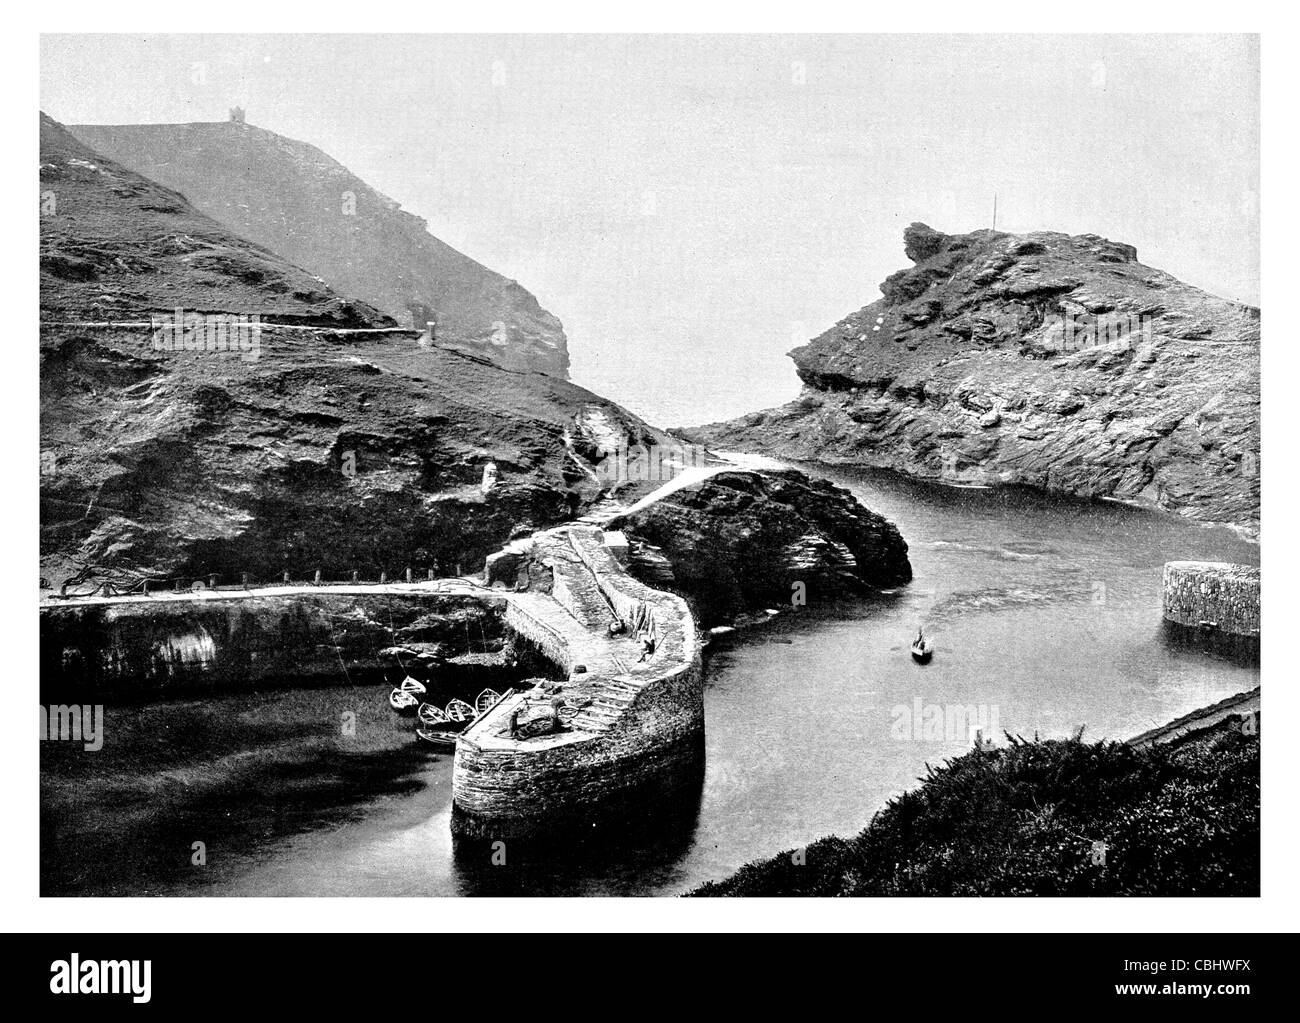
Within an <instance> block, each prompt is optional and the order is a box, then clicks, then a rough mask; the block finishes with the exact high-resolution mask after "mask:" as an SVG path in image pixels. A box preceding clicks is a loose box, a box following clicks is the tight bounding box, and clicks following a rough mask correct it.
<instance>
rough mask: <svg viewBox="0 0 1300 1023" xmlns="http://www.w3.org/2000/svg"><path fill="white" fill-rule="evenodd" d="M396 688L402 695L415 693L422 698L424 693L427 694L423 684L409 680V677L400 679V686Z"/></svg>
mask: <svg viewBox="0 0 1300 1023" xmlns="http://www.w3.org/2000/svg"><path fill="white" fill-rule="evenodd" d="M397 688H398V689H400V690H401V691H402V692H404V693H415V694H416V695H418V696H423V695H424V694H425V693H427V692H428V690H427V689H426V688H425V687H424V683H423V682H420V681H419V680H417V679H413V678H411V676H410V675H407V676H406V678H404V679H402V682H401V685H399V686H398V687H397Z"/></svg>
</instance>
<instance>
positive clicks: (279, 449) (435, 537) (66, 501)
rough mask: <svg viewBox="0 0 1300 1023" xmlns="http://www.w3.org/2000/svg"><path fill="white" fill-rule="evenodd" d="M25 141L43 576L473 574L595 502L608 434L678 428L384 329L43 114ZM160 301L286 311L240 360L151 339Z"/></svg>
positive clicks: (653, 434)
mask: <svg viewBox="0 0 1300 1023" xmlns="http://www.w3.org/2000/svg"><path fill="white" fill-rule="evenodd" d="M41 146H42V151H41V163H42V190H43V191H50V192H53V193H54V200H55V201H54V205H53V209H52V210H51V211H50V212H48V213H47V214H46V215H44V216H42V219H41V258H42V278H41V285H42V288H41V307H42V308H41V316H42V321H43V322H42V329H41V449H42V460H41V574H42V576H43V577H45V578H46V579H48V580H49V581H50V582H51V583H52V584H54V585H55V586H57V585H59V583H60V581H62V580H64V579H67V578H68V577H70V576H72V575H75V574H77V573H78V572H79V571H81V570H82V569H83V568H84V569H86V570H87V571H88V572H89V573H90V574H92V575H102V576H108V577H113V578H117V579H119V580H129V579H130V578H132V577H133V576H137V575H150V576H153V577H160V576H161V577H176V576H188V577H190V578H202V577H206V576H207V575H208V574H209V573H216V574H217V575H218V576H219V577H220V581H223V582H230V581H238V580H239V577H240V575H241V574H242V573H244V572H247V573H249V574H250V575H251V576H252V577H253V579H255V580H257V579H261V580H265V579H268V578H276V577H278V576H279V575H280V573H281V572H284V571H288V572H290V573H291V574H292V576H293V578H295V579H299V580H301V579H310V578H311V577H312V573H314V572H315V571H316V570H317V569H319V570H321V571H322V572H323V573H324V575H325V578H326V579H340V578H342V579H346V578H349V577H350V574H351V572H352V571H353V570H358V571H360V572H362V573H363V576H364V577H365V578H369V579H374V578H376V577H377V576H378V574H379V572H380V571H387V572H388V573H389V577H390V578H397V576H398V574H399V573H401V572H402V571H403V569H404V568H405V567H406V566H408V565H409V566H413V567H414V569H415V570H416V572H418V573H419V574H420V575H421V576H422V575H423V574H424V572H425V571H426V570H427V569H429V568H437V569H440V570H441V571H443V572H452V571H455V569H456V566H457V565H461V566H463V567H464V568H465V570H467V571H469V570H472V569H474V568H476V567H477V566H478V565H479V564H481V561H482V558H483V557H484V556H485V555H486V554H487V553H488V552H490V551H493V550H495V549H497V548H498V547H499V546H501V544H503V543H504V542H506V541H507V540H509V539H510V538H511V537H512V536H517V535H521V534H523V533H528V532H532V531H533V530H534V529H537V528H539V527H542V526H546V525H550V524H552V523H554V522H558V521H561V520H563V519H565V518H568V517H569V516H570V515H571V514H573V513H574V512H576V511H579V510H581V509H582V508H584V507H586V506H587V505H588V504H590V503H591V502H592V501H594V500H595V499H596V497H597V496H598V495H599V494H600V492H601V489H602V484H601V483H600V480H599V479H598V477H597V475H596V471H595V469H594V467H593V464H592V463H593V461H595V460H597V459H598V458H599V457H600V455H599V451H598V448H599V446H600V445H601V444H602V443H603V442H605V441H607V440H608V439H609V438H610V437H615V436H625V437H627V438H629V440H630V442H631V443H643V444H647V445H651V444H671V443H673V442H672V441H671V439H670V438H668V437H667V436H666V435H665V434H662V433H660V432H659V431H656V430H653V429H651V428H650V427H648V426H647V425H646V424H645V423H643V422H642V421H641V420H639V419H637V418H636V417H635V416H633V415H631V414H630V413H627V412H626V411H624V410H623V409H621V408H619V407H618V406H617V405H614V404H612V403H610V402H607V401H605V400H603V399H601V398H599V397H597V396H596V395H593V394H591V393H590V392H588V391H585V390H583V389H582V388H579V387H576V386H574V385H572V384H569V383H567V382H565V381H563V380H559V379H557V378H555V377H550V376H544V375H542V374H537V373H519V372H511V371H508V370H505V369H502V368H500V367H498V366H496V365H494V364H492V363H490V362H487V361H485V360H482V359H478V358H474V357H472V356H469V355H466V354H463V353H460V352H456V351H453V350H450V349H445V348H439V347H436V346H429V345H428V344H426V343H423V342H422V341H421V340H420V339H418V338H417V336H416V334H415V332H414V331H400V330H395V329H393V330H385V329H382V328H383V326H384V324H386V323H388V322H389V321H388V320H387V319H386V318H385V317H383V316H381V315H380V314H378V313H376V312H375V311H374V310H372V309H369V308H367V307H365V306H361V305H359V304H356V303H350V302H348V301H345V300H343V299H341V298H340V297H339V296H338V295H336V294H335V293H334V292H333V291H331V290H330V289H329V288H328V287H326V286H324V285H322V284H321V283H320V282H318V281H315V280H313V279H312V278H310V277H309V276H307V275H306V274H305V273H303V272H302V271H301V270H299V269H298V268H297V267H295V266H293V265H292V264H290V263H288V262H286V261H284V260H283V259H281V258H279V257H278V256H276V255H274V254H272V253H270V252H267V251H266V250H264V249H261V248H259V247H258V246H256V245H253V244H251V243H249V242H247V241H245V240H244V239H242V238H239V237H237V236H235V235H233V234H231V233H230V232H229V231H227V230H226V229H224V228H222V227H221V226H220V225H218V224H217V223H215V222H214V221H212V220H211V219H209V218H207V217H205V216H204V215H203V214H201V213H199V212H197V211H196V210H194V209H193V208H192V207H191V206H190V205H189V204H188V203H187V202H186V200H185V199H184V197H182V196H180V195H178V194H177V193H175V192H172V191H170V190H168V189H165V188H162V187H160V186H159V185H157V184H155V183H154V182H151V181H149V180H147V179H146V178H143V177H141V176H139V175H138V174H134V173H132V172H131V171H128V170H126V169H124V168H122V167H120V166H118V165H117V164H114V163H113V162H112V161H110V160H106V159H105V158H103V157H101V156H99V154H97V153H94V152H93V151H91V150H88V149H87V148H86V147H85V146H84V145H82V144H81V143H79V142H77V141H76V140H75V139H72V138H71V137H70V136H69V135H68V134H67V132H66V131H64V130H63V129H62V128H61V127H60V126H59V125H57V124H56V123H55V122H53V121H50V120H49V119H47V118H43V119H42V123H41ZM176 306H184V307H185V308H186V309H187V310H196V309H197V310H199V311H202V312H205V313H224V312H230V313H239V314H251V313H256V314H259V315H264V316H266V317H268V318H270V319H274V320H276V321H279V322H281V323H291V324H293V326H292V327H289V326H268V325H263V326H261V328H260V330H259V332H258V348H257V351H256V353H251V352H247V351H236V350H209V349H206V348H205V349H202V350H193V349H192V348H191V349H190V350H166V349H165V347H164V348H162V349H160V348H159V347H158V346H156V344H155V340H156V335H155V333H154V331H153V330H152V328H151V327H150V326H149V323H148V314H149V312H150V311H157V310H170V309H172V308H174V307H176ZM140 317H143V318H144V321H145V325H144V326H142V327H132V326H115V327H104V326H102V325H101V326H81V325H75V323H76V321H80V320H95V321H101V320H111V321H114V322H121V323H129V322H132V321H135V320H137V319H138V318H140ZM69 321H72V324H73V325H69ZM339 326H348V327H369V328H370V329H369V330H367V331H363V332H347V331H340V330H338V329H335V328H337V327H339ZM187 337H188V335H187ZM253 354H255V355H256V358H250V357H249V356H251V355H253ZM489 466H493V467H494V468H493V469H492V470H490V471H489V470H488V467H489ZM485 480H486V481H487V483H485Z"/></svg>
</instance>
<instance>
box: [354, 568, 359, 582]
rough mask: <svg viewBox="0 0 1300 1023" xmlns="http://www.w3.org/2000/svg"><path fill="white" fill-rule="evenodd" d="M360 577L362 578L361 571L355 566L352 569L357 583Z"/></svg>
mask: <svg viewBox="0 0 1300 1023" xmlns="http://www.w3.org/2000/svg"><path fill="white" fill-rule="evenodd" d="M360 579H361V573H360V572H358V571H357V570H356V569H355V568H354V569H353V570H352V581H353V582H354V583H355V582H358V581H359V580H360Z"/></svg>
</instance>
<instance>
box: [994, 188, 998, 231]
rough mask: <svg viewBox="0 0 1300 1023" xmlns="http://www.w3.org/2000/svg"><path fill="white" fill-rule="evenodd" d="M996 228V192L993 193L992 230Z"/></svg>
mask: <svg viewBox="0 0 1300 1023" xmlns="http://www.w3.org/2000/svg"><path fill="white" fill-rule="evenodd" d="M997 229H998V193H997V192H994V193H993V230H995V231H996V230H997Z"/></svg>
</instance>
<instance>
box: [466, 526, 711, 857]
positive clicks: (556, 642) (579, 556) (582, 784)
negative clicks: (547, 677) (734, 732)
mask: <svg viewBox="0 0 1300 1023" xmlns="http://www.w3.org/2000/svg"><path fill="white" fill-rule="evenodd" d="M530 556H531V557H532V558H533V559H535V560H537V561H540V562H542V563H544V564H545V565H546V566H547V567H549V568H550V569H551V570H552V571H553V572H554V578H555V585H554V586H553V589H552V593H551V594H550V595H543V594H517V595H514V596H513V597H512V599H511V602H510V609H509V611H508V612H507V622H508V624H509V625H510V626H511V627H512V628H513V629H516V630H517V631H519V632H520V633H521V634H522V635H524V636H526V637H527V638H529V639H530V640H533V641H534V642H535V643H536V644H538V645H539V646H540V647H541V648H542V649H545V650H550V651H551V652H552V654H553V656H554V658H555V660H556V663H558V664H560V665H561V666H563V667H564V668H565V669H566V670H567V671H568V672H569V678H568V681H567V682H566V683H564V684H562V685H561V686H559V687H558V688H556V687H552V688H551V689H550V690H548V691H547V692H546V693H545V694H543V693H540V692H535V693H531V694H529V693H521V694H517V695H515V696H513V697H511V698H510V699H509V700H506V701H503V702H502V703H501V704H499V705H498V706H497V707H496V708H495V709H494V710H493V711H492V712H491V713H489V714H488V715H486V716H485V717H483V718H481V719H479V721H477V722H476V723H475V724H474V726H473V727H472V728H471V729H469V730H468V731H467V732H466V733H465V734H464V735H462V736H461V738H460V741H459V742H458V743H457V745H456V759H455V767H454V771H453V781H452V786H453V788H452V792H453V800H454V812H453V816H452V824H453V828H454V829H455V831H456V832H457V833H458V834H460V835H464V836H469V837H478V838H499V837H505V836H511V835H519V834H529V833H534V832H537V831H540V830H542V829H544V828H549V827H553V826H556V825H559V824H572V823H577V822H583V821H586V820H589V819H592V818H594V817H595V816H597V815H599V814H603V813H605V812H607V811H608V810H609V809H610V807H611V805H626V804H627V803H628V802H630V801H631V800H632V799H633V798H634V797H635V798H636V799H638V800H639V799H640V798H642V797H643V796H648V795H650V794H652V793H653V794H665V793H667V792H669V791H671V790H672V789H673V788H674V787H677V786H680V785H683V784H686V783H687V782H688V781H689V779H690V778H692V777H694V776H695V774H696V773H697V770H696V769H697V768H698V766H699V764H700V762H701V757H702V753H703V737H704V686H703V674H702V666H701V650H700V642H699V636H698V634H697V631H696V626H695V621H694V618H693V617H692V616H691V613H690V610H689V608H688V607H687V606H686V602H685V601H684V600H683V599H682V598H680V597H678V596H676V595H674V594H670V593H664V592H662V591H659V590H654V589H651V588H650V587H648V586H645V585H644V584H642V583H640V582H638V581H637V580H636V579H633V578H632V577H631V576H630V575H628V574H627V573H626V572H625V571H624V570H623V568H622V566H621V565H620V564H619V563H618V562H617V561H616V560H615V558H614V557H613V556H612V554H611V553H610V551H609V549H608V548H607V547H606V546H605V544H604V538H603V534H602V532H601V530H599V529H596V528H591V527H567V528H564V529H561V530H556V531H553V532H551V533H549V534H541V535H539V537H537V538H535V546H534V549H533V550H532V552H531V555H530ZM647 616H649V618H651V619H652V620H653V628H654V631H655V633H656V635H657V642H656V646H655V649H654V653H653V654H651V655H650V656H648V657H647V658H646V659H645V660H644V661H641V660H638V657H639V646H638V643H637V640H636V638H635V637H634V636H633V635H632V634H631V632H632V630H631V629H630V628H628V629H627V630H626V631H623V632H617V633H611V632H610V631H609V625H610V624H611V623H612V622H622V623H623V624H624V625H628V624H629V623H631V622H633V621H634V620H637V619H638V617H639V618H640V619H641V620H642V621H644V620H645V619H646V617H647ZM544 698H545V699H554V698H558V699H560V700H562V701H563V702H564V703H565V704H567V705H568V707H569V708H571V710H573V711H576V713H574V714H573V716H572V717H571V719H570V727H569V730H568V731H564V732H560V733H557V734H552V735H546V736H541V737H537V738H531V739H517V738H514V737H513V736H512V735H511V732H510V727H509V722H510V716H511V714H512V713H513V712H514V711H515V710H516V709H518V708H520V707H522V706H524V705H526V704H527V702H528V701H529V700H535V699H544Z"/></svg>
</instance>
